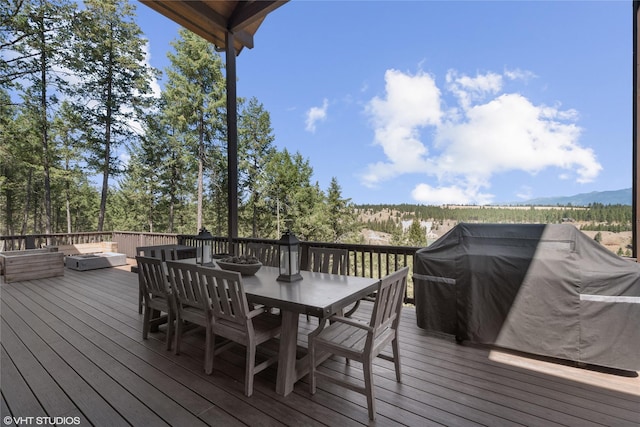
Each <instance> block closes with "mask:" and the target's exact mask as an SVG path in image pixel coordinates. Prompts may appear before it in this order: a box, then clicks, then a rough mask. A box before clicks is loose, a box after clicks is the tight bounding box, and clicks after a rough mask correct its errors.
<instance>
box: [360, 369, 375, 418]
mask: <svg viewBox="0 0 640 427" xmlns="http://www.w3.org/2000/svg"><path fill="white" fill-rule="evenodd" d="M362 369H363V371H364V387H365V390H366V394H367V408H368V409H369V419H370V420H374V419H375V418H376V399H375V397H374V395H373V370H372V366H371V359H369V358H367V360H365V361H364V362H363V363H362Z"/></svg>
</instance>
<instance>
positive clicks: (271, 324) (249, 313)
mask: <svg viewBox="0 0 640 427" xmlns="http://www.w3.org/2000/svg"><path fill="white" fill-rule="evenodd" d="M198 272H199V275H200V283H202V286H204V287H205V288H206V290H207V293H208V295H209V298H210V299H209V301H210V304H211V311H212V313H213V323H212V328H211V330H212V332H211V337H210V338H209V339H210V341H209V342H210V343H212V345H213V346H215V337H216V336H222V337H224V338H227V339H229V340H231V341H233V342H232V343H230V344H233V343H238V344H241V345H244V346H245V347H246V348H247V355H246V364H245V365H246V366H245V379H244V394H245V395H246V396H251V395H252V394H253V377H254V375H255V374H257V373H259V372H261V371H263V370H264V369H265V368H267V367H268V366H270V365H272V364H273V363H275V362H277V361H278V355H277V354H276V355H273V356H272V357H269V358H268V359H267V360H265V361H263V362H261V363H259V364H257V365H256V347H257V346H258V345H260V344H263V343H265V342H267V341H269V340H270V339H271V338H274V337H276V336H277V335H278V334H280V323H281V318H280V317H279V316H276V315H273V314H271V313H268V312H266V311H265V309H264V308H259V309H255V310H249V303H248V302H247V297H246V295H245V292H244V287H243V286H242V276H241V275H240V273H237V272H235V271H227V270H216V269H212V268H205V267H201V268H199V269H198ZM228 346H229V345H228V344H225V345H224V346H222V347H221V348H220V349H218V350H215V352H211V353H210V355H209V358H208V359H207V361H206V363H205V366H206V368H205V371H206V373H207V374H211V373H212V372H213V366H214V364H213V358H214V356H215V355H216V354H218V353H220V352H221V351H224V350H226V349H227V347H228Z"/></svg>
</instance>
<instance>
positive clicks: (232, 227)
mask: <svg viewBox="0 0 640 427" xmlns="http://www.w3.org/2000/svg"><path fill="white" fill-rule="evenodd" d="M233 39H234V37H233V33H231V32H230V31H227V32H226V40H225V55H226V77H227V161H228V166H227V173H228V181H229V187H228V201H229V217H228V238H229V249H230V250H231V248H233V241H234V239H235V238H236V237H238V114H237V111H238V109H237V98H236V96H237V94H236V49H235V47H234V43H233V41H234V40H233Z"/></svg>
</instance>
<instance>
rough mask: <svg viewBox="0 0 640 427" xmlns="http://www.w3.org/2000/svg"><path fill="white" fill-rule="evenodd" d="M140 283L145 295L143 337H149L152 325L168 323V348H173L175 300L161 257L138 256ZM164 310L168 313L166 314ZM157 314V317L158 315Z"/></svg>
mask: <svg viewBox="0 0 640 427" xmlns="http://www.w3.org/2000/svg"><path fill="white" fill-rule="evenodd" d="M136 261H137V262H138V283H139V285H140V291H141V292H142V295H143V305H144V317H143V320H142V322H143V323H142V338H143V339H145V340H146V339H147V337H148V334H149V330H150V329H151V327H152V326H156V325H158V324H160V323H164V322H165V321H166V323H167V337H166V339H167V350H171V340H172V338H173V321H174V318H175V301H174V300H173V294H172V293H171V289H170V288H169V283H168V280H167V273H166V270H165V266H164V265H163V262H162V260H161V259H158V258H150V257H142V256H136ZM162 312H164V313H167V314H166V315H165V316H163V315H162ZM156 314H157V317H156Z"/></svg>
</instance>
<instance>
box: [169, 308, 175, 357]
mask: <svg viewBox="0 0 640 427" xmlns="http://www.w3.org/2000/svg"><path fill="white" fill-rule="evenodd" d="M173 316H174V314H173V310H171V309H169V312H168V313H167V350H171V341H172V339H173Z"/></svg>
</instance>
